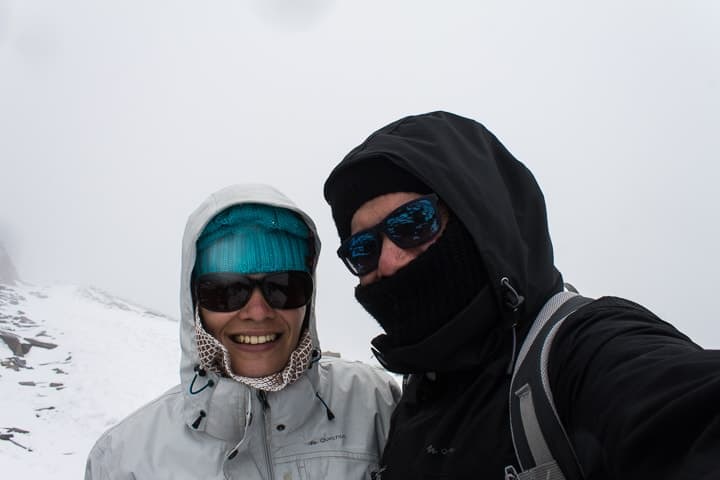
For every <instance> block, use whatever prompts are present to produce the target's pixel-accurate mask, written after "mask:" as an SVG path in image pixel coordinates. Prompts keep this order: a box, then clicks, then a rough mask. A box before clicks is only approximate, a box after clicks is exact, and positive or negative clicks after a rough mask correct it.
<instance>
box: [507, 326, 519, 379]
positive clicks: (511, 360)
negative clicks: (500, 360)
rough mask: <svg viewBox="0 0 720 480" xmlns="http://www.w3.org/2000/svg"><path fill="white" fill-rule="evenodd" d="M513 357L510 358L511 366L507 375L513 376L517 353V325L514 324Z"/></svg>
mask: <svg viewBox="0 0 720 480" xmlns="http://www.w3.org/2000/svg"><path fill="white" fill-rule="evenodd" d="M512 338H513V340H512V342H513V343H512V355H511V356H510V364H509V365H508V369H507V374H508V375H512V373H513V370H514V369H515V353H516V350H517V323H513V326H512Z"/></svg>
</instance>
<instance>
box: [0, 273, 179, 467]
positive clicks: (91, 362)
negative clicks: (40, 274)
mask: <svg viewBox="0 0 720 480" xmlns="http://www.w3.org/2000/svg"><path fill="white" fill-rule="evenodd" d="M178 343H179V342H178V326H177V322H176V321H173V320H171V319H168V318H166V317H164V316H161V315H159V314H156V313H153V312H151V311H148V310H145V309H143V308H140V307H138V306H135V305H132V304H130V303H128V302H125V301H122V300H119V299H117V298H113V297H112V296H110V295H108V294H107V293H105V292H102V291H100V290H97V289H92V288H79V287H73V286H53V287H43V288H40V287H34V286H31V285H27V284H23V283H21V282H17V283H15V284H14V285H10V284H7V283H6V284H0V392H1V395H0V478H8V479H9V478H23V479H45V478H55V479H68V480H69V479H78V478H82V476H83V474H84V467H85V459H86V457H87V454H88V451H89V450H90V448H91V447H92V445H93V443H94V442H95V440H96V439H97V437H98V436H99V435H100V434H101V433H102V432H103V431H104V430H105V429H107V428H108V427H109V426H111V425H113V424H114V423H116V422H117V421H119V420H120V419H122V418H123V417H124V416H126V415H127V414H129V413H130V412H132V411H133V410H135V409H137V408H138V407H140V406H141V405H143V404H145V403H146V402H148V401H150V400H152V399H153V398H154V397H155V396H157V395H159V394H161V393H162V392H163V391H165V390H167V389H168V388H170V387H171V386H172V385H174V384H176V383H177V382H178V381H179V374H178V370H179V364H180V348H179V344H178Z"/></svg>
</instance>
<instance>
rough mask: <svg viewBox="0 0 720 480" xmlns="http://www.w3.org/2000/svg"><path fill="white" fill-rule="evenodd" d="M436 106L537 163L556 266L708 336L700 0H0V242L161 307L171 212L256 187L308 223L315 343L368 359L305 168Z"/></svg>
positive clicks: (712, 50)
mask: <svg viewBox="0 0 720 480" xmlns="http://www.w3.org/2000/svg"><path fill="white" fill-rule="evenodd" d="M436 109H443V110H449V111H453V112H455V113H459V114H462V115H465V116H469V117H472V118H474V119H476V120H478V121H480V122H482V123H484V124H485V125H486V126H487V127H488V128H489V129H490V130H491V131H493V132H494V133H495V134H496V135H497V136H498V137H499V138H500V139H501V140H502V141H503V142H504V143H505V144H506V146H507V147H508V148H509V149H510V151H512V152H513V153H514V154H515V156H516V157H517V158H518V159H520V160H521V161H523V162H524V163H525V164H526V165H528V167H529V168H530V169H531V170H532V171H533V172H534V173H535V174H536V177H537V178H538V181H539V183H540V185H541V186H542V187H543V189H544V191H545V195H546V200H547V203H548V209H549V215H550V229H551V234H552V237H553V240H554V243H555V252H556V263H557V265H558V268H559V269H560V270H561V271H562V272H563V274H564V276H565V278H566V280H567V281H570V282H572V283H574V284H575V285H576V286H577V287H578V288H579V289H580V290H581V291H582V292H583V293H585V294H586V295H590V296H600V295H605V294H613V295H621V296H625V297H627V298H630V299H633V300H635V301H638V302H640V303H643V304H645V305H647V306H648V307H650V308H651V309H652V310H654V311H655V312H656V313H658V314H659V315H661V316H662V317H663V318H664V319H666V320H668V321H670V322H672V323H674V324H675V325H677V326H678V327H680V328H681V329H682V330H683V331H685V332H686V333H688V334H689V335H690V336H691V337H692V338H693V339H694V340H696V341H698V342H699V343H701V344H702V345H704V346H708V347H716V348H717V347H720V313H718V309H717V302H716V297H717V296H718V286H719V284H718V280H717V278H718V276H717V272H718V271H720V250H719V249H718V245H720V226H718V219H719V218H720V215H719V214H720V202H719V201H718V184H719V183H720V166H719V165H718V160H720V158H719V156H720V4H719V3H718V2H716V1H713V0H707V1H700V0H677V1H658V0H643V1H639V0H638V1H632V2H627V1H620V0H610V1H605V2H592V3H591V2H578V1H566V2H557V1H555V2H552V1H551V2H537V1H530V0H528V1H508V0H493V1H487V0H483V1H475V0H468V1H442V2H439V1H423V0H403V1H399V0H393V1H388V0H384V1H379V0H362V1H335V0H254V1H248V0H245V1H243V0H232V1H226V0H214V1H211V2H200V1H181V0H167V1H158V0H153V1H128V0H123V1H102V2H99V1H97V0H63V1H58V0H46V1H37V0H0V242H2V243H4V244H5V246H6V249H7V251H8V252H9V254H10V255H11V257H12V258H13V260H14V262H15V264H16V267H17V270H18V273H19V274H20V276H21V277H22V278H23V279H24V280H26V281H29V282H33V283H38V284H49V283H54V282H61V283H73V284H79V285H94V286H97V287H100V288H103V289H105V290H107V291H109V292H111V293H113V294H115V295H118V296H121V297H123V298H126V299H129V300H132V301H135V302H137V303H139V304H142V305H145V306H147V307H150V308H154V309H156V310H159V311H162V312H165V313H167V314H169V315H172V316H174V317H177V316H178V315H179V313H178V311H179V309H178V289H179V271H180V265H179V261H180V242H181V236H182V232H183V228H184V225H185V220H186V219H187V216H188V214H189V213H190V212H191V211H192V210H193V209H194V208H195V207H196V206H197V204H199V203H200V202H201V201H202V200H203V199H204V198H205V197H206V196H207V195H208V194H210V193H211V192H213V191H214V190H217V189H219V188H221V187H223V186H225V185H227V184H230V183H240V182H264V183H270V184H273V185H275V186H276V187H278V188H279V189H281V190H283V191H284V192H285V193H287V194H288V195H289V196H290V197H291V198H293V199H294V200H295V201H296V202H297V203H298V204H299V205H300V206H301V207H303V208H305V209H306V210H307V211H308V212H309V213H310V214H311V215H312V216H314V218H315V219H316V223H317V224H318V226H319V229H320V233H321V235H322V240H323V244H324V250H323V253H322V257H321V261H320V267H319V285H318V288H319V297H318V302H319V306H318V313H319V330H320V335H321V341H322V343H323V346H324V348H329V349H333V350H339V351H341V352H343V354H344V355H345V356H346V357H349V358H356V359H361V360H369V359H370V352H369V348H368V342H369V339H370V338H371V337H372V336H373V335H374V334H376V333H377V332H378V329H377V327H376V324H375V322H374V321H373V320H372V319H371V318H370V317H369V316H367V314H365V313H364V311H363V310H362V309H361V308H360V307H359V305H357V304H356V302H355V300H354V298H353V292H352V290H353V286H354V284H355V281H354V279H353V278H351V277H350V275H349V274H348V273H347V272H346V271H345V269H344V267H343V266H342V265H341V264H340V262H339V260H338V259H337V257H335V255H334V251H335V249H336V248H337V244H338V239H337V235H336V232H335V229H334V226H333V224H332V220H331V216H330V210H329V208H328V207H327V206H326V204H325V203H324V201H323V199H322V185H323V182H324V180H325V178H326V176H327V175H328V173H329V172H330V170H331V169H332V167H333V166H334V165H335V164H336V163H337V162H339V161H340V159H341V158H342V157H343V156H344V154H345V153H347V152H348V151H349V150H350V149H351V148H352V147H354V146H355V145H357V144H358V143H360V142H361V141H362V140H363V139H364V138H365V137H366V136H367V135H368V134H369V133H371V132H372V131H373V130H375V129H377V128H379V127H380V126H382V125H384V124H386V123H389V122H390V121H393V120H395V119H397V118H399V117H402V116H405V115H408V114H415V113H422V112H427V111H431V110H436ZM98 321H102V319H98Z"/></svg>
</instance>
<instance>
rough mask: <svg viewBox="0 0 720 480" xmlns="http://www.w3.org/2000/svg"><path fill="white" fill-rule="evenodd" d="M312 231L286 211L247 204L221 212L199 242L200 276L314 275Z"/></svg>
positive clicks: (207, 227) (197, 274)
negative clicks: (281, 273)
mask: <svg viewBox="0 0 720 480" xmlns="http://www.w3.org/2000/svg"><path fill="white" fill-rule="evenodd" d="M309 238H310V230H309V229H308V226H307V225H306V224H305V222H304V221H303V220H302V219H301V218H300V216H299V215H297V214H296V213H295V212H292V211H290V210H288V209H286V208H280V207H273V206H270V205H264V204H255V203H244V204H242V205H234V206H232V207H229V208H227V209H225V210H223V211H222V212H220V213H218V214H217V215H216V216H215V217H213V219H212V220H210V223H208V224H207V226H205V229H204V230H203V232H202V233H201V234H200V237H199V238H198V240H197V242H196V244H195V245H196V248H197V258H196V260H195V273H194V275H195V276H196V277H198V276H200V275H203V274H206V273H217V272H236V273H265V272H279V271H283V270H302V271H305V272H310V263H311V261H310V242H309Z"/></svg>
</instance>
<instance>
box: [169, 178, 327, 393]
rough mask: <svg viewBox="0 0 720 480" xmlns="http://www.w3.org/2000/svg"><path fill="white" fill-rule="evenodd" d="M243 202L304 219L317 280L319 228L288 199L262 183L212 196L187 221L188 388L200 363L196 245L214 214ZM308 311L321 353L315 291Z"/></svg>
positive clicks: (184, 316)
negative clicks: (194, 279)
mask: <svg viewBox="0 0 720 480" xmlns="http://www.w3.org/2000/svg"><path fill="white" fill-rule="evenodd" d="M243 203H261V204H265V205H272V206H275V207H281V208H286V209H288V210H292V211H294V212H296V213H297V214H299V215H300V216H301V217H302V219H303V220H304V221H305V223H306V224H307V226H308V228H309V229H310V232H311V235H312V238H313V240H314V243H315V251H314V253H315V258H314V259H313V262H312V271H311V272H310V273H311V274H312V277H313V281H314V280H315V267H316V266H317V260H318V258H319V255H320V238H319V237H318V234H317V228H316V227H315V223H314V222H313V221H312V219H311V218H310V217H309V216H308V215H307V214H306V213H305V212H304V211H303V210H301V209H300V208H298V207H297V205H295V204H294V203H293V202H292V201H291V200H290V199H289V198H287V197H286V196H285V195H283V194H282V193H281V192H279V191H278V190H276V189H274V188H273V187H271V186H269V185H263V184H245V185H231V186H229V187H226V188H224V189H222V190H220V191H218V192H216V193H214V194H212V195H210V196H209V197H208V198H207V199H206V200H205V201H204V202H203V203H202V204H200V206H199V207H198V208H197V209H196V210H195V211H194V212H193V213H192V214H191V215H190V217H189V218H188V221H187V224H186V226H185V234H184V236H183V243H182V270H181V274H180V319H181V320H180V346H181V349H182V358H181V362H180V378H181V381H182V384H183V385H185V386H189V385H190V383H191V382H192V380H193V378H194V377H195V371H194V370H195V367H196V366H197V365H198V364H199V363H200V362H199V358H198V351H197V345H196V342H195V329H194V305H193V300H192V294H191V279H192V271H193V267H194V265H195V255H196V247H195V243H196V242H197V239H198V237H199V236H200V234H201V233H202V231H203V229H204V228H205V226H206V225H207V224H208V222H210V220H212V218H213V217H215V215H217V214H218V213H220V212H221V211H223V210H225V209H226V208H228V207H231V206H233V205H239V204H243ZM308 310H309V312H308V314H307V315H308V317H307V318H308V322H309V328H310V335H311V336H312V340H313V347H314V348H315V349H316V350H317V351H318V352H319V351H320V343H319V340H318V333H317V328H316V325H315V323H316V322H315V290H313V297H312V300H311V301H310V304H309V305H308Z"/></svg>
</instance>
